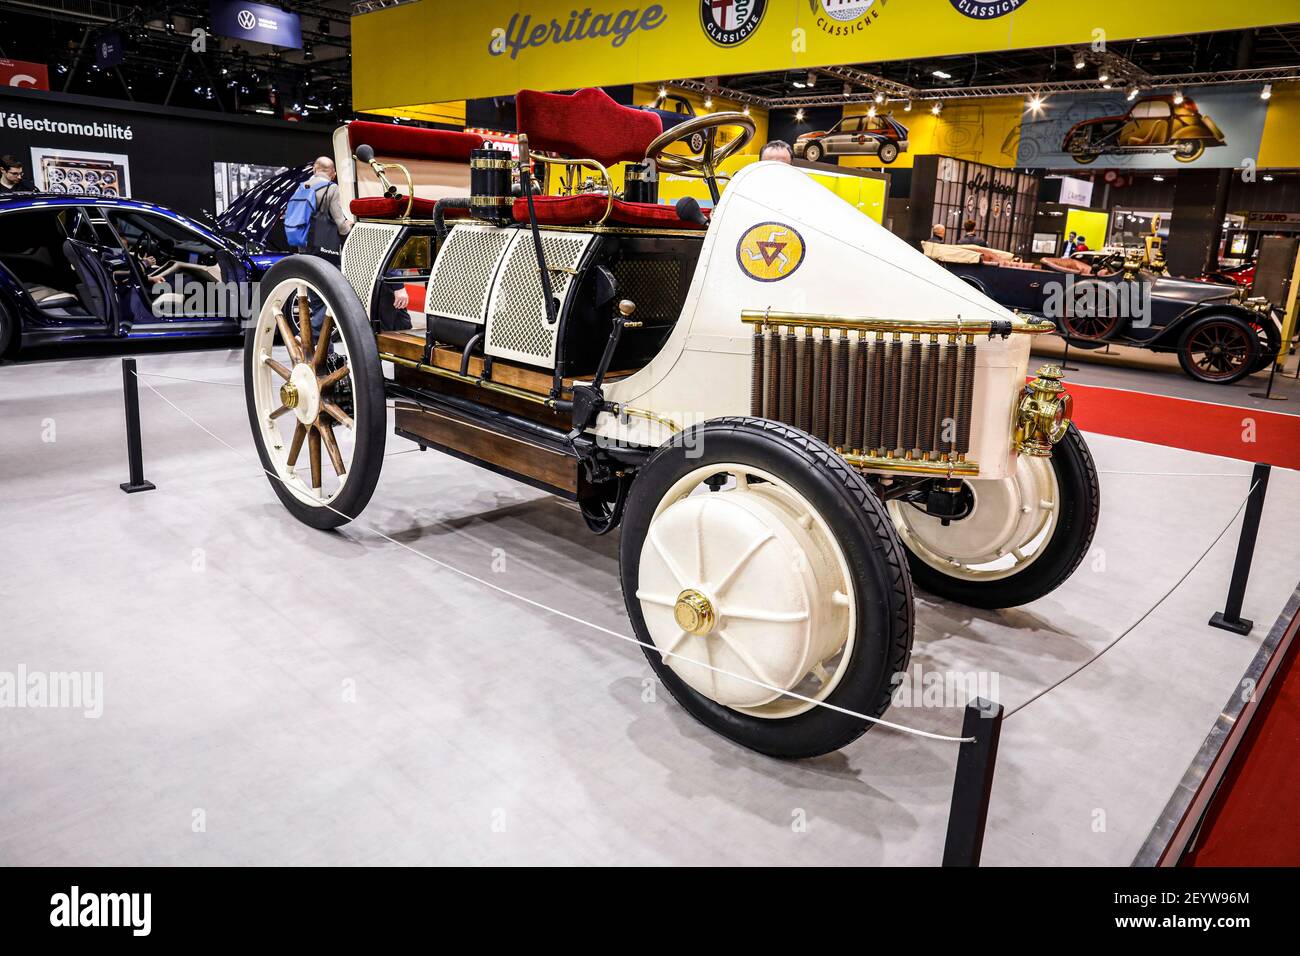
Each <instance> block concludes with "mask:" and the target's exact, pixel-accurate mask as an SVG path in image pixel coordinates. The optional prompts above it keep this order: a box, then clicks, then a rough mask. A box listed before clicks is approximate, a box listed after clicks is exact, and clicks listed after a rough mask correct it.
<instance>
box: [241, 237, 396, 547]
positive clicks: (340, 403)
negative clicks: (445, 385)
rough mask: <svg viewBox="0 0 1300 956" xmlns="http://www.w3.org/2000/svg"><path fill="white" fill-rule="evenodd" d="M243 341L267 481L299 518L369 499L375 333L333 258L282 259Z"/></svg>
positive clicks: (344, 516)
mask: <svg viewBox="0 0 1300 956" xmlns="http://www.w3.org/2000/svg"><path fill="white" fill-rule="evenodd" d="M261 294H262V304H261V309H260V310H259V313H258V318H257V322H256V323H255V324H254V325H253V326H252V327H251V328H249V330H248V333H247V337H246V340H245V345H244V390H245V397H246V399H247V404H248V416H249V423H250V425H251V426H252V430H253V439H254V441H255V443H256V444H257V450H258V455H259V457H260V458H261V460H262V466H263V467H264V468H265V469H266V471H267V477H268V478H269V480H270V482H271V487H272V488H274V489H275V492H276V494H277V495H278V496H279V498H280V500H281V501H282V502H283V503H284V505H285V507H287V508H288V509H289V511H290V512H292V513H293V514H294V516H295V517H297V518H298V519H299V520H301V521H303V522H305V523H306V524H309V525H311V526H312V527H316V528H334V527H338V526H339V525H341V524H344V523H346V522H347V521H349V520H351V519H352V518H354V517H356V515H357V514H359V513H360V511H361V509H362V508H364V507H365V505H366V503H367V502H368V501H369V500H370V495H371V494H372V493H373V491H374V487H375V482H376V481H377V480H378V478H379V468H380V464H381V463H382V460H383V453H384V436H385V424H386V411H385V407H384V392H383V377H382V372H381V370H380V367H379V355H378V352H377V350H376V347H375V338H374V334H373V332H372V331H371V329H370V323H369V321H368V320H367V318H366V315H365V311H364V309H363V308H362V306H361V302H360V300H359V299H358V298H357V295H356V293H355V292H354V291H353V290H352V287H351V286H350V285H349V284H348V283H347V281H346V280H345V279H344V278H343V276H342V274H340V273H339V272H338V270H337V269H335V268H334V267H333V266H332V265H330V264H329V263H327V262H325V261H324V260H323V259H318V258H314V257H311V256H293V257H291V258H289V259H285V260H283V261H282V262H280V263H278V264H277V265H276V266H275V267H274V268H272V269H271V271H270V272H269V273H268V274H267V276H266V278H265V279H263V280H262V286H261Z"/></svg>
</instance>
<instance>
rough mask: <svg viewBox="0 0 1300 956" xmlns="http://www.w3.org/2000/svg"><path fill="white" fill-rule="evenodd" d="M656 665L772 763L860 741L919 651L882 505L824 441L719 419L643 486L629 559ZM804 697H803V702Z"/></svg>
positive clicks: (710, 718)
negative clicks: (914, 651)
mask: <svg viewBox="0 0 1300 956" xmlns="http://www.w3.org/2000/svg"><path fill="white" fill-rule="evenodd" d="M619 563H620V572H621V575H622V581H623V599H624V602H625V603H626V605H627V611H628V616H629V617H630V618H631V620H632V626H633V628H634V629H635V633H636V636H637V639H638V640H640V641H641V642H642V643H643V644H645V645H648V646H647V647H646V648H645V654H646V657H647V659H648V660H649V661H650V666H651V667H653V668H654V670H655V673H656V674H658V676H659V678H660V679H661V680H662V681H663V683H664V685H665V686H666V687H667V688H668V690H669V692H670V693H671V694H672V695H673V697H674V698H676V699H677V701H678V703H680V704H681V705H682V706H683V707H685V708H686V710H687V711H688V712H689V713H690V714H691V715H692V716H693V717H695V718H696V719H697V720H699V721H700V722H701V723H703V724H704V725H705V726H707V727H709V728H710V729H711V730H714V731H716V732H717V733H719V734H721V735H723V736H724V737H727V738H728V739H730V740H733V741H735V742H736V743H739V744H741V745H743V746H745V747H749V748H750V749H752V750H757V751H759V752H760V753H764V754H768V755H770V756H774V757H787V758H797V757H813V756H817V755H820V754H825V753H829V752H831V751H833V750H837V749H839V748H840V747H843V746H845V745H846V744H848V743H849V742H851V741H853V740H855V739H856V738H857V737H859V736H860V735H861V734H862V733H863V732H864V731H865V730H867V729H868V727H869V726H870V721H867V720H864V719H862V718H861V717H853V716H850V715H848V714H845V713H842V712H839V711H835V710H831V709H829V708H827V707H822V706H819V703H821V702H824V703H826V704H832V705H834V706H837V707H841V708H844V709H845V710H848V711H852V712H854V713H857V714H863V715H866V716H868V717H875V716H878V715H879V714H881V713H883V712H884V710H885V709H886V708H887V707H888V706H889V700H890V692H891V690H892V683H891V681H892V678H893V675H895V674H898V673H901V672H903V671H904V670H905V669H906V667H907V660H908V656H909V654H910V651H911V646H912V624H913V621H912V590H911V581H910V578H909V577H908V573H907V561H906V557H905V555H904V552H903V549H902V547H901V546H900V544H899V542H898V537H897V535H895V534H894V530H893V528H892V527H891V526H890V523H889V519H888V517H887V516H886V515H885V513H884V509H883V508H882V506H881V505H880V503H879V500H878V499H877V498H876V496H875V495H874V494H873V493H872V491H871V489H870V487H869V486H868V485H867V483H866V482H865V481H864V480H863V479H862V478H861V476H859V475H858V474H857V473H856V472H855V471H853V470H852V469H850V468H849V467H848V466H847V465H846V464H845V462H844V460H843V459H842V458H840V457H839V456H838V455H836V454H835V452H834V451H832V450H831V449H830V448H829V447H827V446H826V445H825V444H824V443H823V442H821V441H818V440H817V439H816V438H813V437H812V436H811V435H808V434H806V433H804V432H801V431H798V430H796V429H793V428H790V427H788V426H786V425H782V424H779V423H777V422H772V421H767V420H765V419H757V418H723V419H715V420H713V421H709V422H705V423H704V424H703V425H700V426H698V427H696V428H693V429H691V430H690V431H689V432H686V433H683V434H680V435H678V436H676V437H675V438H674V439H673V440H672V441H671V442H669V443H668V444H667V445H665V446H664V447H662V448H661V449H660V450H659V451H657V452H656V453H655V454H654V456H653V457H652V458H651V459H650V460H649V462H647V463H646V465H645V466H644V467H643V468H642V469H641V471H640V473H639V474H638V475H637V477H636V479H635V481H634V482H633V485H632V490H631V494H630V498H629V501H628V506H627V513H626V515H625V517H624V520H623V538H622V542H621V544H620V550H619ZM787 692H793V694H795V695H797V696H791V694H790V693H787Z"/></svg>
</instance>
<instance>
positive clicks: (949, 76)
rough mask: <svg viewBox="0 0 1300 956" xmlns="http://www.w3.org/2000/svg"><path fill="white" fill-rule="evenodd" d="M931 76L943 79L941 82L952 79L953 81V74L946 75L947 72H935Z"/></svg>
mask: <svg viewBox="0 0 1300 956" xmlns="http://www.w3.org/2000/svg"><path fill="white" fill-rule="evenodd" d="M930 75H931V76H935V77H938V78H939V79H941V80H951V79H952V74H951V73H945V72H943V70H935V71H934V72H933V73H931V74H930Z"/></svg>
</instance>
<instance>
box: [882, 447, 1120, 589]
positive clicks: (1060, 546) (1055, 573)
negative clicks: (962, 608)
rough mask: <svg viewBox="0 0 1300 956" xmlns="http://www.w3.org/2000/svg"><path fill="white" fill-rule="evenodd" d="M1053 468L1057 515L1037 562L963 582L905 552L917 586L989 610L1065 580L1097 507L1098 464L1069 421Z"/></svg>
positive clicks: (1084, 545)
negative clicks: (989, 577)
mask: <svg viewBox="0 0 1300 956" xmlns="http://www.w3.org/2000/svg"><path fill="white" fill-rule="evenodd" d="M1052 470H1053V471H1055V472H1056V483H1057V486H1058V487H1059V489H1060V495H1061V514H1060V516H1059V518H1058V520H1057V523H1056V528H1055V530H1054V531H1053V532H1052V538H1051V540H1050V541H1048V542H1046V543H1045V544H1044V545H1043V547H1044V548H1045V549H1046V550H1044V551H1043V553H1042V554H1041V556H1040V557H1039V558H1038V559H1037V560H1035V561H1034V562H1033V563H1032V564H1030V565H1028V566H1027V567H1026V568H1025V569H1024V570H1023V571H1021V572H1020V573H1019V574H1014V575H1012V576H1011V577H1009V578H1002V579H1001V580H999V581H966V580H963V579H961V578H954V577H951V576H949V575H946V574H944V573H943V572H941V571H939V570H938V569H936V568H933V567H931V566H930V565H928V564H926V563H925V562H924V561H922V560H921V559H920V558H918V557H917V556H916V555H914V554H912V553H911V552H910V551H909V552H908V561H909V563H910V564H911V566H912V580H913V581H914V582H915V583H916V585H917V586H918V587H920V588H923V589H924V590H926V591H929V592H930V593H931V594H935V595H938V596H939V597H942V598H947V599H948V600H950V601H956V602H957V603H959V604H968V605H970V606H971V607H979V608H988V609H994V608H1004V607H1018V606H1020V605H1021V604H1028V603H1029V602H1030V601H1036V600H1037V599H1038V598H1040V597H1042V596H1043V595H1045V594H1050V593H1051V592H1052V591H1055V590H1056V589H1057V588H1059V587H1060V586H1061V585H1062V584H1064V583H1065V581H1066V579H1067V578H1068V577H1069V576H1070V575H1071V574H1073V573H1074V571H1075V569H1076V568H1077V567H1078V566H1079V563H1080V562H1081V561H1082V560H1083V558H1084V555H1086V554H1087V553H1088V549H1089V548H1091V547H1092V536H1093V533H1094V532H1095V531H1096V530H1097V515H1098V514H1099V513H1100V511H1101V489H1100V487H1099V486H1098V484H1097V466H1096V465H1095V464H1093V461H1092V453H1091V452H1090V451H1088V445H1087V443H1086V442H1084V440H1083V436H1082V435H1081V434H1079V430H1078V429H1077V428H1075V427H1074V425H1073V424H1071V425H1070V428H1069V430H1068V431H1067V432H1066V433H1065V437H1064V438H1062V439H1061V440H1060V441H1059V442H1057V443H1056V446H1055V447H1054V448H1053V449H1052ZM903 507H911V506H910V505H904V506H903Z"/></svg>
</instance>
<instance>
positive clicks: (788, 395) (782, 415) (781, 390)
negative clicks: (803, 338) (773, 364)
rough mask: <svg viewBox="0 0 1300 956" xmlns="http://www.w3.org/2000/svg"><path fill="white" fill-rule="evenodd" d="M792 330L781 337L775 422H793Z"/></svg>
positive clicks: (793, 371) (793, 360)
mask: <svg viewBox="0 0 1300 956" xmlns="http://www.w3.org/2000/svg"><path fill="white" fill-rule="evenodd" d="M794 339H795V335H794V329H786V330H785V334H784V335H782V336H781V376H780V378H779V379H778V380H777V395H778V396H779V402H780V404H779V405H778V407H777V414H776V419H777V421H781V422H787V423H793V422H794V373H795V354H794Z"/></svg>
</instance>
